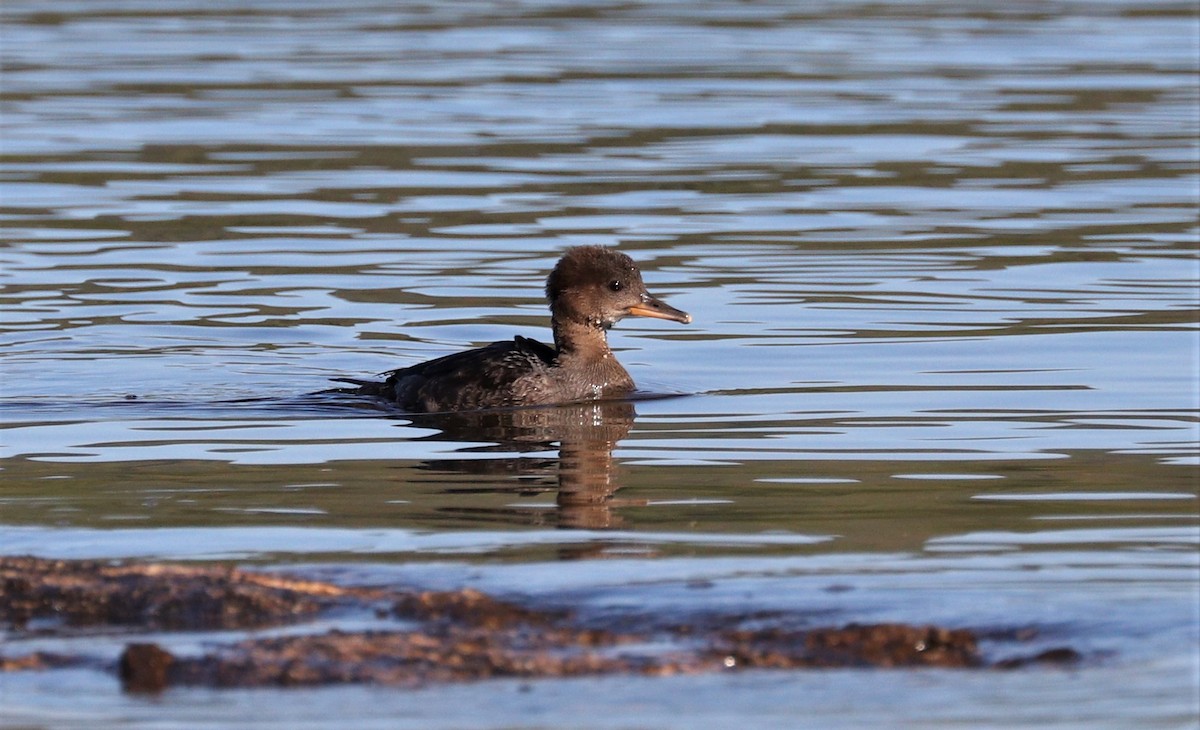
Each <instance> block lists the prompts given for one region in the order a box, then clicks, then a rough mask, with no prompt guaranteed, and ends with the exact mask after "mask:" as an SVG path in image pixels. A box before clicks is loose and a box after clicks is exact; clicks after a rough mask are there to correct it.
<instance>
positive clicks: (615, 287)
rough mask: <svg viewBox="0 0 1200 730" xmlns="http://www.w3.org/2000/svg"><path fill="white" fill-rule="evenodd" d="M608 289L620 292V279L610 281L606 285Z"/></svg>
mask: <svg viewBox="0 0 1200 730" xmlns="http://www.w3.org/2000/svg"><path fill="white" fill-rule="evenodd" d="M608 288H609V289H611V290H613V291H621V280H620V279H613V280H612V281H610V282H609V283H608Z"/></svg>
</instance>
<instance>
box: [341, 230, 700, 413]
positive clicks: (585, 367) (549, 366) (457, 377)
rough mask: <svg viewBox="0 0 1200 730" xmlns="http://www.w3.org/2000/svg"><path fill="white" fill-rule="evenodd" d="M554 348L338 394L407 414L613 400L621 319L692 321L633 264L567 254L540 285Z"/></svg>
mask: <svg viewBox="0 0 1200 730" xmlns="http://www.w3.org/2000/svg"><path fill="white" fill-rule="evenodd" d="M546 299H547V300H549V302H550V326H551V328H552V329H553V331H554V346H553V347H551V346H549V345H545V344H543V343H541V342H538V341H537V340H533V339H530V338H528V337H521V336H520V335H518V336H516V337H514V338H513V339H511V340H504V341H501V342H493V343H492V344H490V345H487V346H484V347H480V348H478V349H474V350H467V351H466V352H459V353H455V354H453V355H446V356H445V357H440V358H437V359H436V360H430V361H428V362H423V363H420V364H418V365H413V366H411V367H407V368H401V369H399V370H393V371H391V372H389V373H385V374H386V375H387V379H386V380H384V381H383V382H368V381H361V380H352V379H341V382H348V383H351V384H353V385H354V386H356V387H354V388H343V389H340V390H338V391H337V392H340V393H351V394H355V395H368V396H376V397H380V398H385V399H387V400H389V401H392V402H394V403H395V404H396V405H398V406H399V407H400V408H402V409H404V410H406V411H409V412H413V413H416V412H421V413H436V412H446V411H466V410H478V409H485V408H507V407H516V406H537V405H549V404H555V403H574V402H579V401H589V400H598V399H606V398H619V397H621V396H623V395H626V394H628V393H630V392H631V391H633V389H634V384H633V378H631V377H630V376H629V373H628V372H626V370H625V368H623V367H622V366H621V363H619V362H617V358H616V356H615V355H613V352H612V350H610V349H609V347H608V337H607V334H608V330H609V328H610V327H612V326H613V325H614V324H616V323H617V322H618V321H619V320H620V319H621V318H622V317H625V316H629V315H632V316H637V317H654V318H657V319H669V320H673V321H675V322H681V323H683V324H688V323H689V322H691V321H692V317H691V315H689V314H688V313H686V312H682V311H680V310H678V309H675V308H674V307H672V306H670V305H668V304H665V303H664V302H662V301H660V300H659V299H657V298H655V297H653V296H651V295H650V292H648V291H646V285H645V284H643V283H642V274H641V272H640V271H639V270H638V267H637V265H636V264H634V263H633V259H631V258H629V257H628V256H626V255H625V254H623V253H620V252H618V251H614V250H612V249H610V248H606V247H604V246H578V247H575V248H571V249H568V250H567V251H566V253H565V254H564V255H563V257H562V258H561V259H559V261H558V264H557V265H556V266H555V267H554V270H553V271H551V272H550V276H549V277H548V278H547V279H546Z"/></svg>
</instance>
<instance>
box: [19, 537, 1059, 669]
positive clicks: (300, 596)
mask: <svg viewBox="0 0 1200 730" xmlns="http://www.w3.org/2000/svg"><path fill="white" fill-rule="evenodd" d="M0 586H2V588H3V593H2V595H0V621H3V623H4V624H5V627H4V628H5V631H6V632H7V633H8V634H9V635H10V636H12V637H14V638H15V637H24V636H28V635H33V634H36V635H39V636H56V635H62V636H66V635H78V634H79V632H86V631H88V630H95V629H99V628H103V629H105V630H106V631H111V630H112V629H124V630H127V631H128V632H129V633H130V635H131V638H136V637H137V634H138V633H139V632H145V631H150V630H154V631H164V630H167V631H201V630H217V629H220V630H230V629H254V630H261V629H266V628H270V627H280V626H287V625H296V624H302V623H304V622H309V621H313V620H315V619H318V618H321V617H325V616H329V615H331V614H334V613H336V612H339V611H340V612H347V611H359V612H363V613H367V614H369V615H373V616H375V617H376V618H379V619H381V620H387V621H389V622H390V624H389V625H388V626H387V627H384V628H380V629H371V630H356V631H343V630H329V631H323V632H321V633H309V634H305V633H301V634H295V633H288V634H287V635H275V636H262V637H249V638H243V639H241V640H233V641H228V642H223V643H222V642H212V643H211V644H210V645H208V648H207V649H206V651H205V652H204V653H202V654H200V655H198V656H192V655H189V656H178V655H176V654H174V653H172V652H171V651H170V650H169V649H167V648H164V647H162V646H160V645H159V644H157V643H153V642H147V641H131V642H129V643H128V644H127V645H126V647H125V650H124V651H123V652H122V654H121V656H120V658H119V660H118V661H117V662H116V663H115V664H114V663H112V662H102V661H97V660H95V659H91V658H88V657H85V656H73V655H64V654H51V653H33V654H27V655H23V656H8V657H2V658H0V669H3V670H4V671H22V670H31V669H46V670H49V669H54V668H56V667H64V666H95V667H97V668H100V669H103V670H105V671H109V672H113V673H115V674H117V675H118V676H119V677H120V678H121V682H122V684H123V686H124V688H125V689H126V690H128V691H134V692H157V691H161V690H163V689H165V688H167V687H170V686H207V687H268V686H279V687H281V686H317V685H329V684H344V683H366V684H384V685H395V686H419V685H425V684H430V683H441V682H460V681H470V680H481V679H487V678H493V677H517V678H524V679H534V678H539V677H577V676H595V675H605V674H637V675H646V676H664V675H672V674H697V673H704V672H715V671H728V670H733V669H776V670H784V669H800V668H808V669H813V668H833V667H880V668H882V667H891V668H900V667H913V668H915V667H941V668H962V669H970V668H987V667H993V668H1003V669H1012V668H1018V667H1021V666H1026V665H1028V664H1031V663H1040V664H1055V665H1064V664H1073V663H1075V662H1077V661H1078V660H1079V659H1080V658H1081V657H1080V655H1079V653H1078V652H1076V651H1075V650H1073V649H1070V648H1068V647H1059V648H1055V649H1051V650H1048V651H1043V652H1041V653H1040V654H1036V655H1032V656H1017V657H1009V658H1005V659H1001V660H998V661H997V660H990V659H989V658H988V657H986V656H984V654H983V653H982V652H981V651H980V648H979V635H978V634H977V632H976V631H973V630H971V629H965V628H945V627H941V626H933V625H909V624H897V623H879V624H849V625H844V626H839V627H815V628H805V629H796V628H793V627H792V625H793V624H794V619H795V618H796V616H794V615H791V616H789V615H786V614H778V615H766V616H764V615H762V614H753V615H738V614H737V613H730V614H722V615H720V616H715V615H710V616H705V617H704V618H701V619H691V620H687V621H683V620H680V621H674V622H672V621H670V620H663V619H662V617H656V618H655V619H654V620H652V621H645V622H639V621H630V620H629V619H628V617H626V618H625V619H620V620H613V619H608V620H607V621H597V620H596V619H592V620H583V619H580V618H579V617H577V616H576V615H575V614H573V613H572V612H571V611H570V610H566V609H563V608H561V607H550V608H537V607H529V606H523V605H519V604H517V603H514V602H510V601H506V600H500V599H497V598H494V597H492V596H489V595H487V594H485V593H482V592H480V591H477V590H474V589H469V588H467V589H461V590H455V591H420V590H403V589H384V588H376V587H370V588H368V587H343V586H338V585H334V584H332V583H327V582H323V581H315V580H307V579H304V578H299V577H288V576H284V575H277V574H274V573H258V572H253V571H247V570H242V569H238V568H231V567H223V566H181V565H171V564H158V563H128V564H112V563H105V562H101V561H88V560H43V559H39V558H31V557H3V558H0ZM397 622H402V624H401V626H402V628H396V623H397ZM635 624H636V625H638V628H629V626H631V625H635ZM751 625H752V626H753V628H747V627H748V626H751ZM410 626H411V627H410ZM622 626H624V628H623V627H622ZM1010 633H1011V639H1012V640H1015V641H1019V640H1022V639H1028V638H1029V637H1030V636H1031V632H1029V631H1023V632H1010Z"/></svg>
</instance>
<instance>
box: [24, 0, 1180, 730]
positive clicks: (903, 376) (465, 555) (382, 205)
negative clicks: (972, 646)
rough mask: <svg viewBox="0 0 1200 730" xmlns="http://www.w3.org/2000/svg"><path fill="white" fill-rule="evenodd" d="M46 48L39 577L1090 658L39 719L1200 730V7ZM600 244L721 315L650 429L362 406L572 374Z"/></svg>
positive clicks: (939, 12)
mask: <svg viewBox="0 0 1200 730" xmlns="http://www.w3.org/2000/svg"><path fill="white" fill-rule="evenodd" d="M0 13H2V15H0V18H2V20H3V33H4V38H3V44H2V46H0V53H2V55H3V64H4V66H3V68H4V73H3V77H2V82H0V99H2V102H3V116H2V118H0V122H2V124H3V127H4V128H3V136H2V138H0V155H2V160H0V174H2V176H3V177H2V182H0V223H2V225H3V231H2V235H0V242H2V243H0V246H2V247H0V277H3V282H4V290H3V292H0V311H2V315H0V317H2V323H3V333H2V338H0V419H2V426H3V438H2V439H0V441H2V444H3V445H2V449H3V451H2V466H3V472H2V476H0V479H2V481H0V553H3V554H8V555H17V554H32V555H39V556H44V557H61V558H102V559H140V560H167V561H232V562H236V563H238V564H241V565H246V566H252V567H254V568H256V569H260V570H268V571H276V570H278V571H285V572H289V573H299V574H303V575H311V576H315V577H319V578H321V579H324V580H329V581H332V582H336V583H344V584H347V585H406V586H415V587H419V588H429V589H451V588H460V587H466V586H470V587H475V588H478V589H480V590H485V591H488V592H491V593H494V594H496V595H500V596H504V597H506V598H511V599H512V600H516V601H520V602H528V603H531V604H534V605H551V606H564V607H569V608H570V609H571V610H574V611H578V612H581V613H583V614H585V615H607V616H618V617H625V616H627V617H628V620H629V621H631V622H636V621H638V620H640V617H644V616H647V615H660V616H661V615H679V616H688V615H701V614H716V613H721V612H732V611H736V612H740V613H745V614H750V613H753V612H754V611H783V612H794V613H795V614H796V616H798V617H803V618H804V620H809V619H811V620H812V621H818V620H819V621H820V622H821V623H823V624H845V623H855V622H858V623H863V622H883V621H903V622H912V623H925V622H933V623H938V624H942V625H948V626H955V627H968V628H972V629H976V630H980V631H984V632H986V631H993V630H994V631H1001V630H1016V629H1032V630H1034V631H1036V633H1037V636H1038V637H1039V638H1038V639H1037V640H1036V641H1035V642H1034V644H1035V648H1036V647H1038V646H1059V645H1067V646H1071V647H1073V648H1074V649H1076V650H1078V651H1079V652H1080V653H1081V654H1082V655H1083V660H1082V661H1081V662H1080V663H1079V665H1078V666H1076V667H1074V668H1071V669H1065V670H1064V669H1046V668H1030V669H1025V670H1020V671H1014V672H1008V673H998V672H971V671H948V670H921V671H877V670H838V671H832V672H818V671H809V670H806V671H787V672H768V671H750V672H736V671H735V672H729V673H722V674H716V675H707V676H696V677H673V678H655V679H648V678H644V677H643V678H624V677H607V678H599V679H572V680H538V681H533V682H517V681H508V680H499V681H485V682H477V683H470V684H464V685H454V686H430V687H426V688H422V689H418V690H405V691H397V690H395V689H381V688H371V687H340V688H327V689H318V690H304V691H268V690H223V691H213V690H200V689H177V690H170V691H168V692H167V693H165V694H164V695H162V696H160V697H158V698H154V699H148V698H146V697H139V696H133V695H126V694H122V693H121V692H120V690H119V687H118V686H117V684H116V683H115V681H114V680H113V678H112V676H110V675H107V674H104V673H101V672H94V671H86V670H49V671H45V672H11V673H4V674H0V725H3V726H25V725H34V726H47V727H82V726H88V727H93V726H96V725H97V724H124V725H129V726H135V727H164V726H187V727H196V726H205V725H208V726H220V725H231V724H239V723H244V722H247V721H253V722H254V723H255V724H256V725H259V726H264V727H266V726H279V727H292V726H294V725H295V724H296V723H297V722H301V721H303V722H306V723H309V724H312V725H330V724H334V723H338V724H345V723H346V722H347V721H349V722H352V723H354V725H355V726H356V727H359V726H361V727H371V726H387V727H439V726H443V727H513V726H572V727H597V728H601V727H646V726H652V727H687V728H697V727H713V728H718V727H728V726H729V725H730V724H732V723H734V722H738V723H744V722H745V721H746V720H747V719H755V720H759V721H760V722H759V724H762V725H776V726H795V725H798V724H811V725H813V726H821V727H837V726H862V725H868V724H879V725H889V726H897V725H899V726H930V725H969V726H972V727H987V726H1001V725H1004V726H1010V725H1014V724H1027V723H1028V724H1034V723H1036V724H1039V725H1049V726H1076V727H1089V728H1092V727H1129V726H1133V725H1137V726H1147V727H1188V726H1194V723H1195V718H1196V717H1197V714H1198V713H1200V696H1198V691H1200V655H1198V653H1197V650H1196V648H1195V647H1196V646H1197V645H1200V598H1198V595H1200V558H1198V552H1197V547H1198V545H1200V484H1198V475H1200V455H1198V449H1200V384H1198V378H1197V375H1196V373H1197V368H1198V367H1200V334H1198V332H1197V315H1198V312H1200V295H1198V293H1197V292H1198V290H1197V287H1198V286H1200V257H1198V256H1197V248H1198V246H1197V244H1198V236H1200V226H1198V225H1197V224H1198V220H1197V213H1196V205H1197V203H1198V201H1200V169H1198V159H1200V152H1198V147H1197V143H1196V141H1195V140H1196V135H1197V132H1198V131H1200V119H1198V116H1200V113H1198V112H1197V102H1198V100H1200V91H1198V89H1197V84H1196V71H1197V60H1196V59H1197V57H1198V50H1200V49H1198V47H1197V46H1198V41H1197V38H1198V37H1200V19H1198V17H1197V14H1196V9H1195V8H1194V6H1193V5H1192V4H1188V3H1170V2H1163V3H1157V2H1156V3H1149V4H1146V3H1124V2H1112V3H1105V4H1102V5H1096V4H1073V3H1050V4H1045V3H1038V4H1036V5H1033V4H1025V3H1016V4H1007V5H1005V6H1004V8H994V9H990V10H987V11H984V10H981V9H978V8H975V9H972V8H971V7H970V6H968V7H966V8H962V7H958V6H950V5H943V4H939V3H918V4H915V5H914V4H888V3H883V4H879V3H874V4H867V5H859V4H854V3H818V4H816V5H811V6H805V8H804V9H803V10H797V9H796V8H795V6H793V5H792V4H789V3H778V4H776V3H748V4H738V5H736V6H732V5H729V4H723V3H705V2H700V3H689V4H686V5H675V4H670V3H665V4H639V3H612V4H610V3H587V4H585V3H564V4H559V5H546V4H542V3H533V2H518V3H510V4H492V3H487V2H483V3H474V4H455V3H450V4H435V5H430V6H427V7H426V6H411V7H410V6H401V7H395V6H394V5H393V4H373V3H370V2H354V3H344V4H336V5H329V4H317V3H306V2H281V3H273V2H262V3H258V2H255V3H249V4H244V6H243V9H241V10H239V11H238V12H232V11H228V10H225V9H221V8H216V9H211V8H209V7H208V6H204V7H201V6H200V5H195V6H191V5H189V4H187V3H182V4H175V5H173V6H172V7H171V8H170V9H169V10H163V9H160V8H159V7H158V6H156V5H149V4H142V3H137V2H117V1H112V2H109V1H107V0H106V1H104V2H98V3H96V2H92V3H86V4H71V3H67V4H59V5H56V6H55V8H54V11H53V12H46V11H45V8H44V7H43V6H42V5H41V4H37V3H22V2H9V3H5V6H4V8H3V9H2V10H0ZM579 244H603V245H610V246H617V247H619V248H620V249H621V250H623V251H625V252H627V253H629V254H630V255H631V256H632V257H633V258H634V259H635V260H636V261H637V262H638V263H639V264H640V265H641V267H642V270H643V275H644V278H645V280H646V282H647V285H648V287H649V289H650V291H651V292H653V293H654V294H656V295H657V296H659V297H661V298H662V299H664V300H665V301H667V302H668V303H670V304H671V305H672V306H676V307H679V308H680V309H683V310H686V311H688V312H690V313H691V315H692V316H693V318H694V321H693V322H692V324H690V325H688V326H682V325H678V324H675V323H671V322H659V321H650V320H636V319H630V320H625V321H623V322H621V323H620V324H619V325H618V326H617V327H616V328H615V329H614V330H613V331H612V333H611V334H610V342H611V343H612V345H613V346H614V349H615V350H617V353H618V357H619V358H620V359H621V361H622V362H623V363H624V364H625V365H626V367H627V368H628V369H629V371H630V372H631V374H632V375H633V377H634V379H635V380H636V381H637V383H638V385H639V387H640V389H641V394H642V395H644V396H646V397H644V398H639V399H636V400H633V401H631V402H623V403H601V404H587V405H581V406H569V407H563V408H550V409H534V410H531V411H527V412H513V413H508V414H498V415H497V414H493V415H491V416H487V417H480V418H449V417H443V418H429V417H413V416H409V415H406V414H402V413H397V412H395V411H394V410H391V409H388V408H385V407H380V406H379V405H378V404H374V403H371V402H369V401H364V400H361V399H353V398H344V397H336V396H329V395H313V394H314V393H317V392H318V391H321V390H323V389H325V388H327V387H329V386H330V385H331V382H330V379H331V378H336V377H354V378H366V377H372V376H374V375H375V374H377V373H380V372H382V371H385V370H388V369H391V368H396V367H402V366H404V365H406V364H411V363H416V362H420V361H422V360H424V359H428V358H432V357H436V356H439V355H443V354H446V353H449V352H453V351H457V350H460V349H464V348H467V347H471V346H476V345H480V344H485V343H487V342H491V341H493V340H496V339H502V338H507V337H511V336H512V335H514V334H520V335H524V336H529V337H535V338H538V339H541V340H543V341H545V340H546V339H548V336H549V332H548V329H547V325H548V316H547V314H546V311H545V305H544V302H543V300H542V293H541V288H542V285H543V283H544V277H545V275H546V273H547V272H548V271H549V269H550V267H551V266H553V263H554V261H555V260H556V259H557V258H558V256H559V255H560V254H561V252H562V250H563V249H565V248H566V247H568V246H572V245H579ZM658 396H670V397H658ZM321 628H326V627H325V626H322V627H321ZM153 638H154V639H155V640H162V641H164V642H166V643H168V644H171V645H172V646H173V647H174V648H176V649H179V648H180V647H182V648H184V649H186V648H187V647H195V646H198V645H202V644H204V643H205V642H209V641H212V642H216V641H220V640H224V639H225V638H227V637H217V636H207V635H204V636H189V635H178V634H177V635H171V636H163V637H153ZM127 640H128V637H122V636H117V637H114V636H111V635H94V634H93V635H81V636H74V637H67V638H61V637H59V638H54V639H49V638H46V637H44V636H42V637H39V636H30V635H25V634H20V635H18V634H17V633H16V632H8V633H7V634H6V635H5V642H4V645H3V647H2V648H0V653H2V654H3V655H4V656H11V655H14V654H18V653H21V652H25V651H34V650H39V649H46V648H53V649H69V650H72V651H80V652H84V653H90V654H93V655H95V656H97V657H101V658H111V657H115V656H116V655H117V654H118V653H119V652H120V649H121V646H122V645H123V644H124V643H125V642H126V641H127ZM64 696H69V697H70V698H71V701H70V703H67V702H65V701H64V699H63V698H64ZM618 698H619V700H618ZM480 708H487V712H486V713H484V712H481V709H480Z"/></svg>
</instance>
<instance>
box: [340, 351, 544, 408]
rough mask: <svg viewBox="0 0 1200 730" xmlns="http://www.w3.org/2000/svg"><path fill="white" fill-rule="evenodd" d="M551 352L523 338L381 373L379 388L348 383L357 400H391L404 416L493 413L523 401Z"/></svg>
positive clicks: (371, 384)
mask: <svg viewBox="0 0 1200 730" xmlns="http://www.w3.org/2000/svg"><path fill="white" fill-rule="evenodd" d="M556 354H557V353H556V351H555V350H554V348H553V347H550V346H548V345H544V344H542V343H540V342H538V341H537V340H531V339H529V338H528V337H517V338H516V339H513V340H508V341H503V342H493V343H492V344H490V345H487V346H485V347H480V348H478V349H475V350H467V351H466V352H457V353H454V354H453V355H446V356H445V357H439V358H437V359H436V360H429V361H427V362H423V363H419V364H417V365H413V366H411V367H407V368H401V369H399V370H393V371H391V372H388V373H385V374H386V375H387V376H388V377H387V380H385V381H384V382H382V383H376V382H364V381H361V380H352V379H348V378H343V379H341V382H347V383H351V384H352V385H354V386H356V388H355V389H353V390H350V389H346V391H344V392H350V393H354V394H357V395H372V396H378V397H382V398H387V399H388V400H391V401H394V402H395V403H396V404H397V405H399V406H400V407H401V408H403V409H404V410H406V411H413V412H426V413H428V412H435V411H458V410H469V409H478V408H497V407H503V406H508V405H514V404H517V403H520V402H522V401H521V398H522V396H526V395H528V394H527V393H526V391H525V390H523V389H527V388H528V387H529V383H531V382H536V380H537V378H536V377H534V378H531V377H530V376H536V375H537V374H538V373H540V372H543V371H544V370H545V369H546V368H548V367H549V366H550V365H551V364H552V363H553V362H554V358H555V356H556Z"/></svg>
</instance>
